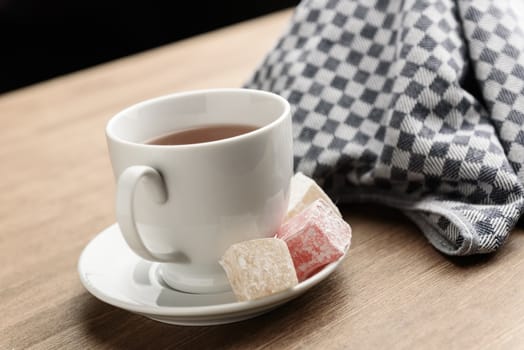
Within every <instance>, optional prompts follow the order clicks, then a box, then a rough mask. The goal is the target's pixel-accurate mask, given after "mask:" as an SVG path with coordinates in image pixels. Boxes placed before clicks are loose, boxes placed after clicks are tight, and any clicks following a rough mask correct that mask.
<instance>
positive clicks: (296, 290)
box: [77, 223, 349, 318]
mask: <svg viewBox="0 0 524 350" xmlns="http://www.w3.org/2000/svg"><path fill="white" fill-rule="evenodd" d="M113 231H117V232H118V234H120V228H119V227H118V224H117V223H114V224H112V225H110V226H108V227H106V228H105V229H103V230H102V231H100V232H99V233H98V234H96V235H95V236H94V237H93V238H92V239H91V240H90V241H89V242H88V243H87V244H86V246H85V247H84V249H83V250H82V253H81V254H80V257H79V260H78V264H77V270H78V274H79V276H80V280H81V282H82V284H83V285H84V287H85V288H86V289H87V291H88V292H90V293H91V294H92V295H93V296H95V297H96V298H98V299H100V300H101V301H103V302H106V303H108V304H110V305H113V306H116V307H119V308H123V309H126V310H128V311H131V312H135V313H139V314H149V315H153V316H155V315H158V316H174V317H177V318H180V317H199V316H202V317H207V316H213V315H227V314H235V313H240V312H244V311H246V310H255V309H264V308H267V307H269V306H271V305H274V304H281V303H284V302H286V301H288V300H290V299H294V298H295V297H298V296H299V295H300V294H302V293H304V292H306V291H307V290H309V289H310V288H312V287H313V286H315V285H316V284H318V283H319V282H321V281H322V280H324V279H325V278H327V277H328V276H329V275H331V273H333V271H334V270H335V269H336V268H337V267H338V266H339V265H340V263H341V262H342V261H343V260H344V259H345V258H346V256H347V255H348V250H349V247H347V248H346V250H345V252H344V255H343V256H342V257H340V258H339V259H338V260H337V261H334V262H332V263H330V264H328V265H326V266H325V267H324V268H322V270H320V271H319V272H317V273H316V274H315V275H313V276H311V277H309V278H308V279H306V280H304V281H302V282H300V283H298V284H297V285H296V286H294V287H292V288H289V289H286V290H284V291H282V292H278V293H275V294H272V295H269V296H266V297H262V298H259V299H254V300H247V301H234V302H230V303H224V304H214V305H203V306H156V307H155V306H148V305H136V304H132V303H128V302H125V301H122V300H119V299H117V298H115V297H112V296H110V295H108V294H107V293H104V292H103V291H102V290H100V289H99V288H96V287H95V286H93V285H92V284H91V282H90V281H89V277H87V276H86V275H87V273H86V272H85V271H83V270H85V269H83V266H86V262H85V260H86V257H85V255H86V252H87V250H88V249H89V247H90V246H91V245H92V244H93V243H94V241H95V240H97V239H99V238H100V237H102V236H103V235H109V234H112V233H113ZM113 234H116V232H115V233H113ZM131 253H132V252H131ZM133 254H134V253H133ZM137 258H138V259H141V258H140V257H138V256H137ZM225 293H231V294H233V293H232V291H229V292H225ZM217 294H223V293H217ZM233 296H234V294H233Z"/></svg>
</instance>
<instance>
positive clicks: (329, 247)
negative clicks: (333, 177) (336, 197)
mask: <svg viewBox="0 0 524 350" xmlns="http://www.w3.org/2000/svg"><path fill="white" fill-rule="evenodd" d="M276 237H277V238H280V239H282V240H284V241H285V242H286V244H287V246H288V248H289V251H290V253H291V257H292V259H293V264H294V266H295V270H296V273H297V277H298V280H299V281H303V280H305V279H306V278H308V277H310V276H311V275H313V274H314V273H316V272H317V271H318V270H319V269H320V268H321V267H323V266H325V265H327V264H329V263H331V262H333V261H336V260H338V259H339V258H340V257H342V256H343V255H344V253H345V251H346V250H347V249H348V248H349V245H350V243H351V227H350V226H349V225H348V224H347V223H346V222H345V221H344V220H343V219H342V218H341V217H339V216H338V215H337V214H336V213H335V212H333V210H332V209H331V207H330V205H328V204H327V203H326V202H325V201H324V200H322V199H317V200H316V201H314V202H313V203H311V204H310V205H309V206H308V207H306V208H305V209H304V210H303V211H301V212H300V213H298V214H297V215H295V216H294V217H292V218H291V219H289V220H288V221H286V222H285V223H284V224H283V225H282V226H281V227H280V229H279V231H278V233H277V235H276Z"/></svg>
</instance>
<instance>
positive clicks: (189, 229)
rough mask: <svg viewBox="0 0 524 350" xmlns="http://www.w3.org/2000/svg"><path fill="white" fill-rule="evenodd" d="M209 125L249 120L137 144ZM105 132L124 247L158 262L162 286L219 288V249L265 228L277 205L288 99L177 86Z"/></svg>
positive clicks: (281, 208)
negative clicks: (216, 135) (232, 128)
mask: <svg viewBox="0 0 524 350" xmlns="http://www.w3.org/2000/svg"><path fill="white" fill-rule="evenodd" d="M215 124H244V125H253V126H256V127H257V129H256V130H254V131H251V132H249V133H245V134H242V135H239V136H235V137H231V138H227V139H222V140H218V141H212V142H205V143H198V144H187V145H171V146H163V145H150V144H146V143H145V141H147V140H151V139H153V138H155V137H158V136H163V135H165V134H168V133H170V132H172V131H175V130H183V129H187V128H195V127H199V126H207V125H215ZM106 136H107V142H108V146H109V154H110V157H111V163H112V167H113V172H114V175H115V178H116V179H117V195H116V216H117V221H118V224H119V226H120V229H121V231H122V234H123V236H124V238H125V240H126V242H127V244H128V245H129V247H130V248H131V249H132V250H133V251H134V252H135V253H136V254H138V255H139V256H141V257H142V258H144V259H146V260H150V261H156V262H160V263H162V264H161V266H160V267H161V274H162V277H163V279H164V280H165V282H166V283H167V284H168V285H169V286H171V287H172V288H175V289H178V290H181V291H185V292H191V293H214V292H220V291H224V290H228V289H229V288H230V287H229V282H228V281H227V278H226V276H225V273H224V271H223V269H222V268H221V267H220V265H219V264H218V260H219V259H220V257H221V256H222V255H223V253H224V252H225V250H226V249H227V248H228V247H229V246H231V245H232V244H234V243H236V242H240V241H244V240H249V239H254V238H261V237H270V236H272V235H274V233H275V232H276V230H277V229H278V227H279V225H280V222H281V220H282V218H283V216H284V214H285V212H286V209H287V204H288V197H289V183H290V180H291V176H292V173H293V170H292V163H293V153H292V132H291V116H290V107H289V104H288V102H287V101H286V100H285V99H283V98H282V97H280V96H278V95H275V94H272V93H268V92H264V91H258V90H249V89H214V90H202V91H192V92H185V93H178V94H173V95H168V96H163V97H159V98H155V99H152V100H148V101H145V102H142V103H139V104H136V105H134V106H131V107H129V108H127V109H125V110H123V111H121V112H120V113H118V114H117V115H115V116H114V117H113V118H112V119H111V120H110V121H109V123H108V124H107V128H106Z"/></svg>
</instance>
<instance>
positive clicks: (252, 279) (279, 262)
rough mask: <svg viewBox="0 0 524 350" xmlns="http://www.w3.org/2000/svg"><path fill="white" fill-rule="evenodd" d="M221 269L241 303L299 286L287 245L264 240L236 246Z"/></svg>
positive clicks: (273, 240)
mask: <svg viewBox="0 0 524 350" xmlns="http://www.w3.org/2000/svg"><path fill="white" fill-rule="evenodd" d="M220 265H222V267H223V268H224V270H225V271H226V275H227V278H228V280H229V282H230V284H231V288H232V289H233V293H234V294H235V296H236V297H237V299H238V300H240V301H243V300H252V299H257V298H261V297H264V296H267V295H271V294H273V293H277V292H280V291H283V290H286V289H288V288H291V287H293V286H295V285H297V284H298V280H297V275H296V273H295V268H294V267H293V260H292V259H291V255H290V254H289V250H288V247H287V245H286V243H285V242H284V241H282V240H280V239H276V238H262V239H254V240H250V241H244V242H240V243H236V244H233V245H232V246H231V247H229V248H228V250H227V251H226V252H225V253H224V255H223V256H222V259H221V260H220Z"/></svg>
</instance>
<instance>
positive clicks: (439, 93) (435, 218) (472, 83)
mask: <svg viewBox="0 0 524 350" xmlns="http://www.w3.org/2000/svg"><path fill="white" fill-rule="evenodd" d="M519 26H524V4H521V2H520V0H514V1H510V0H506V1H498V2H496V1H488V0H478V1H467V0H436V1H424V0H407V1H388V0H377V1H369V0H354V1H338V0H328V1H326V0H313V1H303V2H302V3H301V4H300V5H299V6H298V7H297V8H296V11H295V13H294V16H293V19H292V21H291V23H290V25H289V28H288V29H287V32H286V33H285V34H284V35H283V36H282V37H281V38H280V40H279V41H278V43H277V44H276V46H275V47H274V48H273V49H272V50H271V51H270V52H269V54H268V55H267V56H266V58H265V59H264V61H263V62H262V63H261V65H260V67H259V68H258V69H257V70H256V72H255V73H254V75H253V76H252V78H251V79H250V80H249V81H248V82H247V84H246V87H250V88H258V89H265V90H270V91H273V92H276V93H278V94H280V95H282V96H283V97H285V98H287V99H288V101H289V102H290V103H291V104H292V105H293V107H294V109H293V127H294V141H295V149H294V152H295V170H296V171H301V172H303V173H304V174H306V175H308V176H311V177H313V178H314V179H315V180H317V181H318V182H319V183H320V184H321V185H322V186H323V187H324V189H325V190H326V191H327V192H328V193H329V195H330V196H331V197H332V198H333V199H334V200H335V201H337V202H338V203H345V202H355V201H374V202H379V203H383V204H386V205H390V206H392V207H396V208H400V209H401V210H403V212H404V213H405V214H406V215H407V216H408V217H409V218H411V219H412V220H413V221H414V222H415V223H416V224H417V225H418V227H419V228H420V229H421V230H422V232H423V233H424V234H425V235H426V237H427V238H428V240H429V241H430V242H431V243H432V244H433V245H434V246H435V247H436V248H437V249H438V250H440V251H442V252H444V253H446V254H449V255H469V254H476V253H487V252H492V251H495V250H497V249H498V248H499V247H500V246H501V245H502V244H503V243H504V241H505V239H506V238H507V236H508V234H509V232H510V231H511V229H512V228H513V226H514V225H515V223H516V222H517V220H518V218H519V216H520V214H521V212H522V209H523V205H524V195H523V194H524V191H523V186H522V183H523V180H524V167H523V166H522V165H523V163H524V35H523V31H522V29H521V28H520V27H519Z"/></svg>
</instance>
